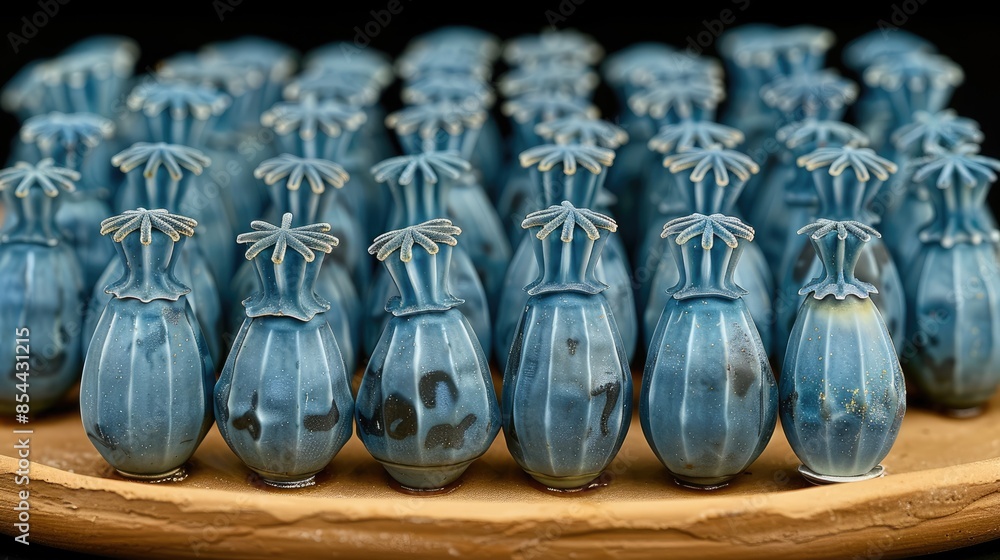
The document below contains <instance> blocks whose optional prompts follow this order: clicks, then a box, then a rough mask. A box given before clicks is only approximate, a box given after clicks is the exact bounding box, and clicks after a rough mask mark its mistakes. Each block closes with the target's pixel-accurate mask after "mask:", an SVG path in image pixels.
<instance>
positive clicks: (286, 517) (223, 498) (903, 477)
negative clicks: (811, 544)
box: [0, 455, 1000, 536]
mask: <svg viewBox="0 0 1000 560" xmlns="http://www.w3.org/2000/svg"><path fill="white" fill-rule="evenodd" d="M16 470H17V460H16V459H15V458H12V457H9V456H6V455H0V471H2V472H3V473H4V477H3V483H2V484H0V487H4V488H5V490H8V491H15V490H16V489H17V487H16V486H14V484H13V475H14V473H15V471H16ZM31 482H32V484H36V483H45V484H48V485H54V486H59V487H62V488H65V489H68V490H82V491H99V492H112V493H114V494H117V495H118V496H120V497H122V498H124V499H125V500H130V501H149V502H159V503H175V504H177V505H178V506H179V507H180V508H181V509H182V510H184V511H206V512H213V511H233V509H234V508H235V509H238V510H239V511H242V512H246V511H248V510H255V511H257V512H261V513H266V514H267V515H269V516H271V517H274V518H275V519H276V520H278V521H279V522H282V523H295V522H296V521H299V520H302V519H304V518H307V517H312V516H315V515H317V514H322V515H323V517H324V519H326V520H328V521H337V520H345V521H358V520H365V519H381V520H387V521H397V522H402V523H407V522H419V520H421V519H426V520H448V521H469V522H474V523H523V522H525V521H537V522H546V521H553V520H558V521H560V522H565V521H566V519H565V516H567V515H569V516H571V517H573V518H579V517H581V516H582V515H585V514H587V513H595V514H598V515H597V516H596V517H595V521H601V520H602V519H603V520H608V519H616V520H620V521H621V522H626V523H628V525H629V526H630V527H643V526H645V527H649V528H656V527H660V526H662V523H663V522H673V521H680V520H685V521H690V522H693V523H697V522H699V521H707V520H711V519H712V518H713V517H731V516H733V515H750V514H752V515H768V514H771V515H777V516H780V517H783V518H788V519H806V518H810V517H812V516H815V515H817V514H823V513H827V514H828V513H829V512H831V511H836V512H844V511H852V510H853V511H860V508H859V507H860V506H862V505H865V504H868V505H870V506H876V505H877V504H882V505H885V506H888V507H898V506H899V505H900V504H904V503H907V498H910V499H911V500H912V499H913V498H915V497H918V496H919V495H921V494H927V493H931V492H934V493H938V492H942V491H948V490H952V489H953V490H956V491H958V490H960V491H961V492H958V493H959V494H964V493H973V494H975V495H973V496H970V497H971V498H972V499H971V501H965V500H962V501H963V502H967V503H963V506H962V507H963V508H964V507H968V506H969V505H971V504H972V503H978V502H985V503H984V504H981V505H986V506H989V505H993V506H994V507H996V509H995V510H994V515H993V516H992V517H993V518H994V522H995V523H997V524H998V525H1000V458H995V459H987V460H983V461H976V462H971V463H965V464H961V465H956V466H951V467H939V468H933V469H927V470H922V471H915V472H909V473H900V474H890V475H887V476H886V477H884V478H879V479H873V480H868V481H863V482H856V483H852V484H840V485H829V486H816V487H809V488H801V489H796V490H782V491H777V492H767V493H761V494H751V495H740V496H710V495H706V496H703V497H691V498H681V499H678V498H670V499H660V500H635V501H616V502H600V503H595V502H588V501H585V500H578V499H574V497H572V496H567V497H566V499H565V500H562V501H560V502H540V503H531V504H530V508H526V507H525V506H526V503H525V502H492V501H489V502H487V501H486V500H462V499H452V500H449V501H448V502H443V503H442V504H443V505H444V507H427V508H420V509H421V511H420V513H419V514H414V513H409V512H407V511H406V509H407V508H405V507H404V508H393V507H385V506H386V505H387V504H388V503H389V502H388V501H387V500H386V499H385V498H357V497H344V498H340V497H317V496H295V495H292V494H291V493H282V494H243V493H240V492H234V491H229V490H219V489H208V488H184V494H183V495H182V496H183V498H182V499H178V494H177V492H176V490H177V486H176V485H155V484H144V483H136V482H132V481H124V480H113V479H105V478H99V477H94V476H88V475H79V474H75V473H70V472H68V471H63V470H60V469H57V468H55V467H50V466H47V465H44V464H38V463H32V464H31ZM192 496H196V497H197V498H198V499H197V500H191V499H189V498H190V497H192ZM956 497H957V496H956ZM804 498H805V499H804ZM403 499H406V498H403ZM412 499H413V500H420V501H421V502H423V501H425V500H426V501H428V503H431V502H433V500H434V498H433V497H413V498H412ZM485 503H488V504H489V508H482V507H469V506H482V505H483V504H485ZM664 505H668V506H669V507H664ZM879 509H881V508H879ZM5 513H6V512H5ZM872 513H875V511H874V510H873V511H872ZM927 513H931V512H927ZM952 513H955V512H952ZM873 517H875V516H873ZM873 520H874V519H873ZM920 520H922V519H921V518H915V521H917V522H919V521H920ZM595 524H596V525H601V526H607V525H606V524H604V523H595ZM837 528H838V529H845V527H843V526H840V525H838V526H837ZM831 532H840V531H831ZM995 532H996V533H998V536H1000V526H998V527H996V528H995Z"/></svg>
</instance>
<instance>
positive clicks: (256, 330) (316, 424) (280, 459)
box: [215, 214, 354, 488]
mask: <svg viewBox="0 0 1000 560" xmlns="http://www.w3.org/2000/svg"><path fill="white" fill-rule="evenodd" d="M292 223H293V220H292V214H285V215H284V216H282V220H281V225H280V226H274V225H271V224H269V223H267V222H263V221H255V222H253V224H252V227H253V229H254V230H256V231H254V232H251V233H245V234H241V235H240V236H239V237H237V241H238V242H240V243H246V244H247V245H249V248H248V249H247V252H246V256H247V258H248V259H250V260H251V262H252V263H253V265H254V268H255V270H256V272H257V280H258V287H257V291H256V292H254V294H253V295H252V296H250V297H249V298H247V300H246V301H245V302H244V305H245V306H246V320H245V321H244V322H243V325H242V327H240V332H239V334H238V335H237V336H236V340H235V341H234V343H233V347H232V350H230V353H229V357H228V359H227V360H226V364H225V366H224V367H223V368H222V375H221V377H220V378H219V382H218V383H217V384H216V386H215V417H216V424H217V425H218V427H219V432H220V433H221V434H222V438H223V439H224V440H225V441H226V443H227V444H228V445H229V448H230V449H232V450H233V452H234V453H236V455H237V456H238V457H239V458H240V460H242V461H243V462H244V463H245V464H246V465H247V466H248V467H249V468H250V469H252V470H253V471H254V472H256V473H257V474H258V475H260V477H261V478H262V479H263V480H264V482H266V483H267V484H270V485H272V486H277V487H283V488H298V487H302V486H308V485H311V484H312V483H313V477H314V476H315V475H316V473H318V472H319V471H321V470H323V469H324V468H325V467H326V465H327V464H329V463H330V461H331V460H332V459H333V457H334V456H335V455H336V454H337V453H338V452H339V451H340V449H341V448H342V447H343V446H344V444H345V443H346V442H347V440H348V439H350V437H351V433H352V430H353V425H354V421H353V418H354V398H353V396H352V395H351V382H350V379H351V375H350V374H349V372H348V370H347V368H346V366H345V363H344V359H343V357H342V356H341V352H340V346H339V344H338V341H337V339H336V338H335V336H334V332H333V330H331V328H330V323H329V322H328V320H327V318H326V317H325V314H326V312H327V311H328V310H329V308H330V305H329V303H328V302H326V301H325V300H324V299H323V298H322V296H320V295H319V294H317V293H316V291H315V290H314V286H315V283H316V280H317V279H318V278H319V273H320V268H321V266H322V262H323V260H322V256H323V255H324V254H327V253H329V252H331V251H332V249H333V247H334V246H335V245H337V238H336V237H334V236H332V235H330V234H329V233H327V232H329V231H330V225H329V224H324V223H320V224H311V225H306V226H300V227H294V228H293V227H292Z"/></svg>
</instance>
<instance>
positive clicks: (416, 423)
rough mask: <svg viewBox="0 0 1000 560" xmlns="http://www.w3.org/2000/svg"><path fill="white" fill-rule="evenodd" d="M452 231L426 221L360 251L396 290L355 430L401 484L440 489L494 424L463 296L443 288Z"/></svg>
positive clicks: (491, 395)
mask: <svg viewBox="0 0 1000 560" xmlns="http://www.w3.org/2000/svg"><path fill="white" fill-rule="evenodd" d="M460 233H461V230H460V229H459V228H458V227H456V226H454V225H452V223H451V222H450V221H449V220H446V219H435V220H429V221H427V222H424V223H422V224H419V225H415V226H409V227H406V228H403V229H401V230H395V231H390V232H387V233H384V234H382V235H380V236H379V237H377V238H375V242H374V243H373V244H372V246H371V247H370V248H369V249H368V252H369V253H371V254H373V255H375V256H376V257H377V258H378V259H379V260H380V261H382V263H383V264H385V266H386V269H387V270H388V271H389V274H390V275H391V276H392V279H393V281H394V282H395V283H396V286H397V289H398V293H399V295H398V296H396V297H393V298H392V299H391V300H390V301H389V303H388V304H387V305H386V311H388V312H389V313H390V314H391V317H390V318H389V322H388V324H387V325H386V327H385V330H384V331H382V335H381V337H379V341H378V345H377V346H376V347H375V352H374V353H373V354H372V356H371V359H370V360H369V362H368V366H367V367H366V368H365V373H364V377H363V378H362V380H361V386H360V388H359V389H358V396H357V405H356V417H357V424H358V436H359V437H360V438H361V441H362V442H363V443H364V444H365V447H366V448H368V451H369V452H370V453H371V454H372V456H374V457H375V459H376V460H378V461H379V462H380V463H382V465H383V466H384V467H385V469H386V471H388V473H389V475H390V476H392V478H394V479H395V480H396V481H397V482H399V484H401V485H402V486H404V487H406V488H410V489H416V490H436V489H440V488H442V487H444V486H447V485H449V484H451V483H453V482H455V481H456V480H458V478H459V477H460V476H461V475H462V473H463V472H465V470H466V468H468V466H469V465H470V464H471V463H472V462H473V461H475V460H476V459H477V458H478V457H479V456H481V455H482V454H483V453H485V452H486V450H487V449H488V448H489V446H490V444H492V443H493V440H494V439H495V438H496V435H497V433H498V432H499V431H500V408H499V404H498V403H497V399H496V393H495V392H494V389H493V381H492V378H491V377H490V369H489V363H488V362H487V359H486V355H485V353H484V352H483V347H482V345H481V344H480V343H479V339H478V338H477V336H476V333H475V332H474V331H473V329H472V325H471V324H470V323H469V321H468V319H466V317H465V316H464V315H462V313H461V312H460V311H459V309H458V306H459V305H461V304H462V303H463V301H462V299H461V298H459V297H456V296H455V295H454V294H453V292H452V290H451V280H450V278H451V275H450V273H449V270H448V269H449V267H450V266H451V264H450V260H451V256H452V255H454V253H453V252H452V248H453V247H454V246H455V245H456V244H457V243H458V240H457V239H456V236H457V235H458V234H460Z"/></svg>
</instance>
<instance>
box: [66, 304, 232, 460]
mask: <svg viewBox="0 0 1000 560" xmlns="http://www.w3.org/2000/svg"><path fill="white" fill-rule="evenodd" d="M214 384H215V369H214V368H213V366H212V361H211V358H210V355H209V353H208V347H207V344H206V343H205V339H204V337H203V336H202V333H201V329H200V328H199V326H198V321H197V319H196V318H195V316H194V312H193V311H192V310H191V306H190V305H189V304H188V301H187V297H186V296H183V295H182V296H180V297H179V298H178V299H177V300H175V301H171V300H169V299H154V300H152V301H150V302H149V303H142V302H141V301H139V300H138V299H133V298H127V299H118V298H112V299H111V300H110V301H109V302H108V304H107V307H106V308H105V310H104V313H103V314H102V315H101V319H100V321H99V322H98V325H97V329H96V332H95V334H94V337H93V339H92V341H91V344H90V349H89V351H88V353H87V358H86V361H85V362H84V366H83V381H82V384H81V387H80V415H81V417H82V420H83V426H84V429H85V430H86V432H87V436H88V437H89V438H90V441H91V442H92V443H93V444H94V447H96V448H97V450H98V451H99V452H100V453H101V455H102V456H103V457H104V459H105V460H106V461H108V463H110V464H111V465H112V466H113V467H114V468H115V469H117V470H119V471H121V472H123V473H127V474H129V475H133V476H139V477H155V476H158V475H163V474H167V473H170V472H171V471H173V470H175V469H178V468H180V467H182V466H183V465H184V462H185V461H187V460H188V459H189V458H190V457H191V455H192V454H193V453H194V451H195V449H196V448H197V447H198V444H199V443H201V440H202V439H203V438H204V437H205V434H207V433H208V429H209V427H210V426H211V423H212V402H211V395H212V387H213V385H214Z"/></svg>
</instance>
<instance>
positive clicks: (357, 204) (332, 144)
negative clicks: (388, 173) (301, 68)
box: [260, 95, 386, 232]
mask: <svg viewBox="0 0 1000 560" xmlns="http://www.w3.org/2000/svg"><path fill="white" fill-rule="evenodd" d="M367 121H368V116H367V115H366V113H365V111H364V110H363V109H362V108H360V107H357V106H354V105H349V104H347V103H344V102H342V101H337V100H333V99H325V100H319V99H317V98H316V97H314V96H312V95H306V96H305V97H303V98H302V99H299V100H297V101H293V102H287V103H278V104H276V105H274V106H273V107H271V108H270V109H268V110H267V111H265V112H264V113H263V114H262V115H261V118H260V122H261V124H263V125H264V126H266V127H268V128H270V129H272V130H274V132H275V135H276V140H275V144H276V145H277V147H278V149H279V150H280V151H282V152H285V153H289V154H292V155H295V156H298V157H302V158H308V159H325V160H329V161H335V162H337V163H338V164H340V165H342V166H343V167H344V169H345V170H346V171H347V172H348V173H349V174H350V176H351V177H352V179H353V184H352V185H351V188H350V189H348V190H346V191H344V192H343V193H342V196H338V197H330V198H329V199H328V200H327V201H326V204H336V205H337V206H341V207H343V208H346V209H347V210H348V211H349V212H350V213H351V214H352V215H353V216H354V217H353V220H354V221H357V222H358V224H359V225H360V226H361V227H362V229H364V230H365V231H366V232H367V231H368V230H369V229H371V228H372V227H376V225H379V226H380V225H381V224H382V223H383V222H384V221H385V219H386V216H385V212H384V210H383V208H382V207H383V206H384V204H382V202H381V198H379V196H380V192H379V189H378V185H377V184H375V182H374V181H373V180H372V178H371V174H370V173H369V171H368V169H369V167H370V166H371V164H372V163H373V161H372V160H371V158H370V150H369V148H367V147H366V143H365V140H364V138H363V137H362V127H363V125H364V124H365V123H366V122H367Z"/></svg>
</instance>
